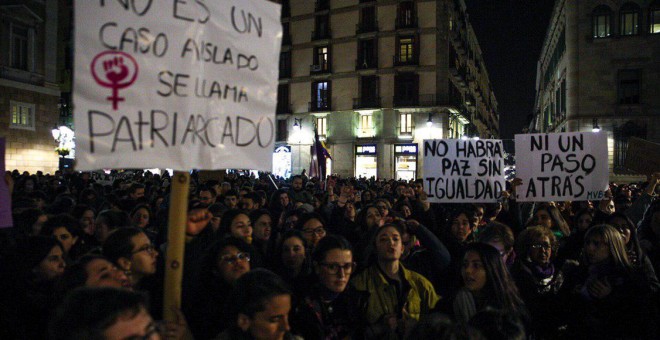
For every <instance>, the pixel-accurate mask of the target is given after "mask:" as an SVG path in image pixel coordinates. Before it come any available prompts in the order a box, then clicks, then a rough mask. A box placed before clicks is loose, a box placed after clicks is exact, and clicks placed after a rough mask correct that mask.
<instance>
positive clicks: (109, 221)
mask: <svg viewBox="0 0 660 340" xmlns="http://www.w3.org/2000/svg"><path fill="white" fill-rule="evenodd" d="M94 224H95V225H96V233H95V237H96V240H97V241H99V242H100V243H103V242H104V241H105V239H106V238H108V235H109V234H110V232H112V231H113V230H115V229H117V228H122V227H128V226H130V225H131V218H130V217H129V216H128V214H127V213H125V212H123V211H116V210H103V211H101V212H100V213H99V214H98V216H96V222H95V223H94Z"/></svg>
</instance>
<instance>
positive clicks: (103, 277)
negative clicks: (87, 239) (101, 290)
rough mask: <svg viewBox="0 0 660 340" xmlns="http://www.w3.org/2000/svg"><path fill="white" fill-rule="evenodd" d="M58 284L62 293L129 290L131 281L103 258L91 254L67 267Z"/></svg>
mask: <svg viewBox="0 0 660 340" xmlns="http://www.w3.org/2000/svg"><path fill="white" fill-rule="evenodd" d="M58 284H59V286H60V290H61V291H63V292H69V291H71V290H73V289H75V288H78V287H114V288H126V289H130V288H131V281H130V280H129V279H128V277H127V276H126V274H125V273H124V272H123V271H122V270H119V268H117V266H115V265H114V264H113V263H112V262H110V261H108V260H107V259H106V258H105V257H103V256H101V255H93V254H89V255H85V256H83V257H81V258H80V259H79V260H78V261H77V262H75V263H74V264H72V265H70V266H67V267H66V269H65V270H64V275H62V277H61V278H60V280H59V283H58Z"/></svg>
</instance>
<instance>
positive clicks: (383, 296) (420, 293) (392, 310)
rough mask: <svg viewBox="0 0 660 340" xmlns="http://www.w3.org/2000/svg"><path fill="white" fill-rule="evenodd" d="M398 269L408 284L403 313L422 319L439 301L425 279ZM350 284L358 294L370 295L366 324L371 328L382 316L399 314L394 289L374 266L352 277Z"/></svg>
mask: <svg viewBox="0 0 660 340" xmlns="http://www.w3.org/2000/svg"><path fill="white" fill-rule="evenodd" d="M399 266H400V270H401V271H403V277H404V278H405V280H406V281H407V284H404V287H406V286H407V288H408V293H407V298H406V303H405V309H406V312H407V313H408V315H409V316H410V317H411V318H413V319H415V320H419V317H420V316H421V315H426V314H429V313H430V312H431V309H433V307H434V306H435V304H436V302H438V300H440V297H439V296H438V295H437V294H436V293H435V289H433V285H432V284H431V282H430V281H429V280H427V279H426V278H425V277H424V276H422V275H420V274H418V273H416V272H414V271H412V270H407V269H406V268H404V267H403V265H401V264H399ZM351 283H352V284H353V286H355V288H357V289H358V290H362V291H367V292H369V300H368V303H367V321H368V322H369V323H370V324H374V323H377V322H379V321H380V320H381V318H382V317H383V316H384V315H388V314H394V315H397V314H399V313H398V311H397V310H396V307H397V296H396V287H394V286H392V285H390V284H389V283H388V282H387V280H386V279H385V277H384V276H383V274H382V273H381V271H380V270H379V269H378V265H377V264H373V265H371V266H369V267H368V268H367V269H365V270H364V271H362V272H361V273H359V274H357V275H356V276H355V277H353V279H352V280H351Z"/></svg>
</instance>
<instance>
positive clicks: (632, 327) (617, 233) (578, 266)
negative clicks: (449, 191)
mask: <svg viewBox="0 0 660 340" xmlns="http://www.w3.org/2000/svg"><path fill="white" fill-rule="evenodd" d="M200 177H201V176H199V174H198V173H196V172H194V173H193V174H192V175H191V182H190V191H189V203H188V212H187V222H186V225H185V226H183V227H185V230H186V246H185V254H184V263H183V269H184V271H183V283H182V287H181V289H182V303H181V306H180V308H174V306H164V305H163V290H164V289H163V286H164V272H165V270H164V254H165V251H166V249H167V247H168V240H167V228H168V213H169V211H168V210H169V202H170V199H171V197H170V187H171V183H172V178H170V176H169V175H168V174H167V173H164V174H163V175H158V174H152V173H150V172H148V171H121V172H119V171H112V172H111V173H108V174H106V173H104V172H82V173H81V172H68V173H65V174H62V173H60V172H56V173H55V174H52V175H51V174H43V173H41V172H38V173H37V174H29V173H27V172H24V173H22V174H21V173H20V172H19V171H17V170H14V171H13V172H7V173H6V175H5V181H6V182H7V184H8V186H9V188H10V194H11V202H12V217H13V225H12V226H11V227H10V228H4V229H0V265H1V267H0V338H1V339H159V338H164V339H301V338H302V339H559V338H582V339H591V338H593V339H657V338H659V337H660V330H659V329H658V323H659V322H658V320H660V313H659V308H660V292H659V291H660V282H659V281H658V278H657V276H656V272H657V271H658V270H660V200H658V199H656V197H657V194H658V191H659V189H660V185H659V184H660V183H659V182H660V173H655V174H653V175H652V176H649V179H648V181H647V182H645V183H635V184H621V185H617V184H615V183H611V185H610V189H609V190H608V191H607V194H606V195H605V197H604V198H603V199H602V200H600V201H575V202H536V203H522V202H516V200H515V197H516V194H515V191H516V187H517V186H518V185H519V184H520V180H518V179H514V180H512V181H510V182H508V183H507V191H505V192H503V193H502V195H501V196H502V198H501V199H500V201H498V202H497V203H483V204H482V203H472V204H457V203H454V204H437V203H430V202H429V200H428V198H427V196H426V194H425V193H424V190H423V182H422V181H421V180H416V181H396V180H376V179H364V178H358V179H356V178H340V177H337V176H328V177H327V178H326V179H323V180H320V179H318V178H308V177H307V176H306V175H304V174H303V175H297V176H293V177H292V178H291V179H287V180H284V179H281V178H273V177H272V176H270V175H267V174H260V176H259V177H258V178H257V177H255V176H244V175H240V176H239V175H236V174H232V173H229V174H225V175H223V176H222V177H221V178H212V177H209V176H206V177H209V178H207V179H201V178H200ZM165 308H169V309H170V310H172V311H173V313H174V314H175V315H176V320H168V321H160V320H162V318H163V310H164V309H165Z"/></svg>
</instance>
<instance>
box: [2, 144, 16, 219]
mask: <svg viewBox="0 0 660 340" xmlns="http://www.w3.org/2000/svg"><path fill="white" fill-rule="evenodd" d="M0 174H1V175H2V178H0V228H11V227H12V226H13V225H14V223H13V222H12V219H11V197H10V195H9V187H8V186H7V183H6V182H5V139H4V138H0Z"/></svg>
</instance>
